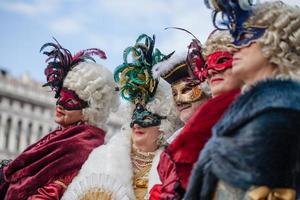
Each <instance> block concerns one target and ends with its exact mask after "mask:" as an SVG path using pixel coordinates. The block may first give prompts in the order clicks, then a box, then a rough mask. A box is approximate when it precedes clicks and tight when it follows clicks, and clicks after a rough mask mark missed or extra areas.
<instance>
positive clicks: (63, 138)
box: [0, 41, 118, 200]
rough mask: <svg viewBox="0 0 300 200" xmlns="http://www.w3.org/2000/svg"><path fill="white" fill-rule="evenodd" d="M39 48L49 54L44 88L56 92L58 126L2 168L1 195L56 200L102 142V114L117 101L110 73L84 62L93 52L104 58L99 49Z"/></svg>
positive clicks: (11, 199)
mask: <svg viewBox="0 0 300 200" xmlns="http://www.w3.org/2000/svg"><path fill="white" fill-rule="evenodd" d="M49 47H51V48H52V49H50V51H46V50H44V49H45V48H49ZM41 51H43V53H44V54H45V55H47V56H48V59H47V60H46V62H48V66H47V68H46V69H45V75H46V77H47V83H46V84H45V85H44V86H50V87H51V88H52V90H53V91H54V92H55V97H56V98H57V102H56V114H55V121H56V123H58V124H59V125H60V126H59V127H58V128H57V129H56V130H54V131H52V132H50V133H49V134H47V135H46V136H45V137H43V138H41V139H40V140H39V141H38V142H36V143H35V144H32V145H31V146H29V147H28V148H27V149H26V150H25V151H24V152H23V153H21V154H20V155H19V156H18V157H17V158H16V159H15V160H13V161H11V162H10V163H9V164H8V165H7V166H5V167H4V168H3V177H4V182H3V183H2V184H1V188H0V194H1V199H5V200H16V199H18V200H22V199H24V200H27V199H32V200H34V199H60V198H61V196H62V195H63V193H64V191H65V190H66V188H67V186H68V184H69V183H70V182H71V180H72V179H73V177H74V176H75V175H76V174H77V173H78V171H79V169H80V167H81V165H82V164H83V163H84V162H85V160H86V159H87V157H88V155H89V153H90V152H91V151H92V149H93V148H95V147H97V146H99V145H101V144H103V142H104V136H105V131H104V130H103V128H105V121H106V118H107V116H108V113H109V112H110V110H111V108H113V107H115V106H116V105H117V104H118V95H117V92H114V88H113V87H112V85H113V81H111V80H110V79H109V78H108V77H109V76H111V72H109V71H108V70H107V69H105V68H104V67H103V66H101V65H99V64H96V63H94V62H89V61H88V60H92V61H94V59H93V58H92V57H91V56H92V55H98V56H99V57H100V58H106V55H105V53H104V52H103V51H101V50H99V49H87V50H83V51H80V52H78V53H77V54H75V55H74V56H72V54H71V53H70V52H69V51H68V50H67V49H65V48H63V47H62V46H61V45H60V44H59V43H58V42H57V41H56V43H47V44H45V45H43V46H42V48H41ZM99 127H101V128H99Z"/></svg>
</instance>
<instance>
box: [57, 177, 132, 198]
mask: <svg viewBox="0 0 300 200" xmlns="http://www.w3.org/2000/svg"><path fill="white" fill-rule="evenodd" d="M62 200H130V198H129V195H128V194H127V189H126V188H125V187H124V186H123V185H122V184H121V183H120V182H119V181H118V180H116V179H114V178H112V177H111V176H108V175H105V174H91V175H89V176H86V177H85V178H84V179H82V180H80V181H78V182H77V183H76V184H75V185H73V187H72V188H68V191H67V192H66V193H65V194H64V196H63V198H62Z"/></svg>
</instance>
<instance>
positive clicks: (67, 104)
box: [56, 88, 88, 110]
mask: <svg viewBox="0 0 300 200" xmlns="http://www.w3.org/2000/svg"><path fill="white" fill-rule="evenodd" d="M56 105H60V106H62V107H63V108H64V109H65V110H81V109H83V108H86V107H87V106H88V103H87V102H85V101H83V100H81V99H80V98H79V97H78V96H77V94H76V93H75V92H73V91H72V90H68V89H67V88H62V90H61V91H60V93H59V98H58V99H57V101H56Z"/></svg>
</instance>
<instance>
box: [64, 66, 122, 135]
mask: <svg viewBox="0 0 300 200" xmlns="http://www.w3.org/2000/svg"><path fill="white" fill-rule="evenodd" d="M63 87H66V88H68V89H70V90H72V91H74V92H75V93H76V94H77V95H78V96H79V98H80V99H82V100H84V101H86V102H88V105H89V106H88V107H87V108H85V109H83V114H84V116H85V117H86V118H87V122H88V124H92V125H95V126H97V127H101V128H102V129H106V127H105V121H106V119H107V118H108V115H109V113H110V112H112V110H114V109H116V108H117V107H118V104H119V98H118V92H117V91H115V83H114V81H113V75H112V73H111V72H110V71H109V70H108V69H106V68H105V67H104V66H102V65H100V64H96V63H93V62H82V63H79V64H78V65H76V66H75V67H74V68H72V70H71V71H69V72H68V74H67V76H66V78H65V79H64V84H63Z"/></svg>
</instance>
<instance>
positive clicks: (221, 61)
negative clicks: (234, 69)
mask: <svg viewBox="0 0 300 200" xmlns="http://www.w3.org/2000/svg"><path fill="white" fill-rule="evenodd" d="M228 60H229V58H226V57H222V58H219V59H218V60H217V64H222V63H225V62H226V61H228Z"/></svg>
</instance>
